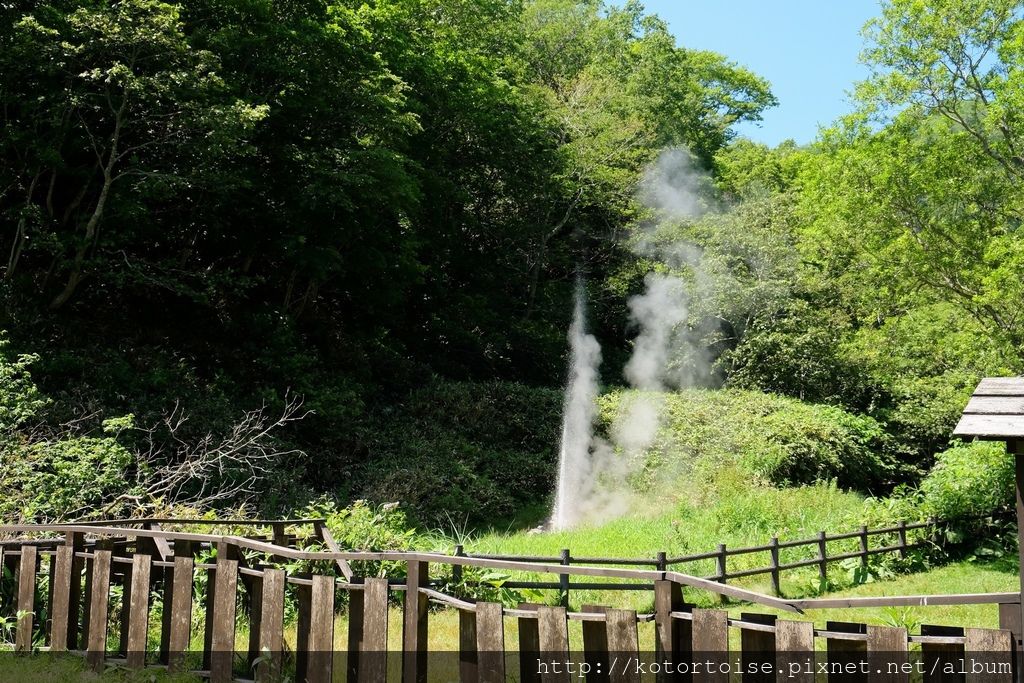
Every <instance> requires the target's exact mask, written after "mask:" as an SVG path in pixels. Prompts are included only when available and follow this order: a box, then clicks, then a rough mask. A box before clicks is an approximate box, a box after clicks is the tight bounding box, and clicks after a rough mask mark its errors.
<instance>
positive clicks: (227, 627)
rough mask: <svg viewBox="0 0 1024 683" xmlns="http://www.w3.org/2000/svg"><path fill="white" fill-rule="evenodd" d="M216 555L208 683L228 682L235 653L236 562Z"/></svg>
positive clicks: (229, 682)
mask: <svg viewBox="0 0 1024 683" xmlns="http://www.w3.org/2000/svg"><path fill="white" fill-rule="evenodd" d="M221 558H223V555H220V554H219V553H218V559H217V571H216V574H215V577H214V580H215V581H216V593H215V596H214V600H213V614H212V616H213V630H212V632H211V638H210V683H231V680H232V678H233V676H232V674H231V662H232V659H233V658H234V654H235V600H236V597H237V596H236V591H237V589H238V561H237V560H227V559H221Z"/></svg>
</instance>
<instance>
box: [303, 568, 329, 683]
mask: <svg viewBox="0 0 1024 683" xmlns="http://www.w3.org/2000/svg"><path fill="white" fill-rule="evenodd" d="M311 597H312V610H311V611H310V619H309V665H308V668H307V669H306V680H307V681H309V683H331V672H332V670H333V664H334V577H333V576H324V575H321V574H316V575H314V576H313V587H312V596H311Z"/></svg>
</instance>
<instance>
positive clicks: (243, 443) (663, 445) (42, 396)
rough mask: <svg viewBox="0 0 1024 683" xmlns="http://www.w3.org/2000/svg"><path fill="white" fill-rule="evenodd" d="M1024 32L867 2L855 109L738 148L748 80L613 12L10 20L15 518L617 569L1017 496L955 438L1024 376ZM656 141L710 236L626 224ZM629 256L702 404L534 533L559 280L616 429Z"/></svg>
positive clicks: (188, 12) (688, 401)
mask: <svg viewBox="0 0 1024 683" xmlns="http://www.w3.org/2000/svg"><path fill="white" fill-rule="evenodd" d="M1021 27H1022V24H1021V19H1020V17H1019V12H1018V11H1017V8H1016V5H1015V4H1014V3H1012V2H1009V1H1008V0H979V1H973V0H972V1H971V2H967V0H950V1H949V2H944V3H940V4H934V3H932V4H929V3H920V2H916V1H915V0H886V1H885V2H883V3H882V5H881V7H880V14H879V16H878V17H877V18H876V19H875V20H873V21H872V22H870V23H869V25H868V26H867V27H866V29H865V33H864V35H865V50H864V55H863V59H864V61H865V63H866V64H867V66H869V67H870V68H871V72H872V73H873V74H874V75H872V76H871V77H870V78H869V79H867V80H866V81H865V82H863V83H859V84H852V85H854V88H855V94H854V97H853V102H852V108H851V112H850V113H849V115H848V116H845V117H843V118H841V119H840V120H837V121H835V122H833V123H832V124H831V125H830V126H828V127H827V128H825V129H823V130H822V131H821V132H820V134H819V135H818V137H817V138H816V139H815V140H814V142H812V143H810V144H808V145H804V146H798V145H796V144H794V143H792V142H785V143H782V144H780V145H778V146H776V147H774V148H770V147H767V146H765V145H761V144H758V143H755V142H752V141H750V140H747V139H744V138H742V137H740V136H738V134H737V125H738V124H740V123H744V122H756V121H758V120H759V119H760V118H761V116H762V114H763V113H764V112H765V111H766V110H768V109H769V108H771V107H772V106H774V105H775V104H776V98H775V96H774V95H773V94H772V91H771V84H770V83H769V82H767V81H766V80H765V79H764V78H762V77H761V76H759V75H757V73H756V68H753V70H752V69H750V68H746V67H744V66H741V65H739V64H737V63H735V62H733V61H731V60H730V59H729V57H728V55H720V54H717V53H713V52H709V51H705V50H697V49H693V48H691V47H688V46H686V45H680V44H678V42H677V40H676V39H675V37H674V36H673V35H672V33H671V32H670V31H669V29H668V27H667V25H666V24H665V22H664V21H662V20H661V19H659V18H658V17H657V16H655V15H653V14H651V13H649V12H647V11H645V10H644V8H643V7H642V6H641V4H640V3H638V2H634V1H630V2H626V3H615V4H613V3H605V2H602V1H601V0H582V1H577V0H525V1H523V2H513V1H511V0H459V1H458V2H450V1H449V0H373V1H372V2H362V1H359V2H354V1H349V0H324V1H319V0H316V1H314V0H300V1H299V2H293V3H284V4H282V3H273V2H263V1H262V0H181V1H180V2H179V1H174V2H157V1H154V0H119V1H117V2H112V1H110V0H96V1H91V0H90V1H89V2H85V1H84V0H14V1H13V2H9V3H7V4H5V5H4V6H3V7H2V8H0V253H2V254H3V255H4V256H3V258H2V259H0V273H2V274H0V330H4V332H3V333H2V335H0V340H2V343H0V465H2V466H0V488H2V490H4V491H5V492H6V493H5V495H4V497H3V500H2V501H0V519H2V520H3V521H5V522H33V521H34V522H44V521H60V520H69V519H82V518H101V517H123V516H130V515H156V514H161V513H164V512H168V511H171V510H178V511H185V512H187V513H188V514H195V515H204V516H217V515H222V514H228V513H229V512H231V513H233V514H250V515H253V516H262V517H271V516H291V515H293V514H297V513H298V512H300V511H304V510H313V511H316V510H320V511H326V513H327V514H331V515H342V516H345V515H348V513H347V512H345V511H351V510H352V509H354V508H353V506H354V505H355V501H362V500H365V501H368V503H366V506H368V509H377V508H376V507H374V506H378V505H382V504H386V503H396V502H397V503H400V509H401V510H402V511H403V514H405V515H406V517H405V519H404V521H403V522H402V523H401V524H397V525H396V529H400V531H396V534H397V535H398V536H401V537H403V538H404V537H405V535H407V536H408V537H410V538H411V537H416V538H428V539H429V538H431V537H436V535H437V534H438V533H441V534H443V535H444V538H445V541H446V542H447V541H450V540H452V539H451V537H452V536H462V535H465V536H467V537H472V538H474V539H476V540H475V541H474V542H478V543H479V544H480V546H481V547H488V548H500V547H507V548H520V549H523V550H527V549H533V548H537V549H540V548H545V549H546V548H552V547H555V546H560V545H561V544H563V543H566V544H568V543H570V541H571V542H572V544H573V545H580V546H581V547H582V548H586V549H588V552H590V549H593V552H598V551H601V552H605V553H613V552H616V553H617V552H622V553H624V554H637V553H641V552H650V551H655V550H674V549H680V550H685V549H693V550H698V549H700V550H703V549H707V548H709V547H713V546H714V545H715V544H717V543H719V542H725V543H744V542H753V541H755V540H756V541H763V540H764V538H765V537H766V536H770V535H771V534H780V535H787V534H793V535H800V534H801V533H804V532H806V531H810V530H812V529H813V530H815V531H816V530H818V528H826V529H836V528H839V527H844V528H845V527H848V526H849V525H853V524H856V523H859V522H864V521H870V522H876V521H877V522H882V521H885V520H894V519H899V518H905V519H911V520H912V519H921V518H924V517H927V516H930V515H941V516H945V517H965V516H977V515H986V514H989V513H992V512H998V511H1000V510H1003V509H1005V508H1006V507H1007V506H1008V505H1009V504H1011V503H1012V500H1011V497H1010V487H1009V483H1008V482H1009V481H1010V479H1009V477H1010V474H1009V469H1008V460H1007V457H1006V455H1005V453H1003V452H1001V451H999V450H998V449H996V448H994V447H990V446H982V445H976V444H960V443H952V442H951V441H950V433H951V430H952V427H953V425H954V424H955V420H956V418H957V415H958V414H959V412H960V410H961V409H962V407H963V405H964V403H965V402H966V399H967V397H968V396H969V394H970V392H971V390H972V388H973V387H974V386H975V384H976V382H977V380H978V379H979V378H980V377H982V376H990V375H1007V374H1019V373H1021V372H1024V315H1022V312H1024V285H1022V283H1024V278H1022V277H1021V273H1022V272H1024V241H1022V237H1021V235H1022V233H1021V230H1020V225H1021V223H1022V217H1024V213H1022V211H1024V205H1022V201H1021V199H1022V197H1024V194H1022V193H1021V182H1022V179H1024V156H1022V155H1021V154H1020V153H1019V150H1020V149H1022V148H1024V122H1022V120H1021V118H1020V117H1019V116H1017V115H1016V114H1015V112H1018V111H1020V110H1021V109H1022V106H1024V102H1022V101H1021V99H1022V97H1024V95H1022V93H1024V87H1021V86H1022V83H1024V81H1022V79H1024V72H1022V71H1021V70H1020V69H1019V68H1017V65H1018V64H1019V63H1020V61H1021V58H1022V54H1021V51H1022V50H1024V47H1022V45H1024V43H1022V42H1021V41H1020V40H1019V36H1020V31H1021ZM978 55H987V56H986V57H985V58H984V59H981V60H980V61H979V59H978ZM666 151H668V152H670V153H671V154H672V155H674V157H673V158H679V159H685V160H686V164H687V165H688V173H691V175H692V178H691V181H692V184H693V185H694V186H695V187H699V190H700V196H699V198H698V200H699V203H700V204H701V205H702V206H703V207H704V208H706V209H709V210H708V211H706V212H704V213H701V214H700V215H692V216H690V217H679V216H676V217H669V218H666V217H665V216H663V215H659V214H656V212H655V211H653V210H652V208H651V207H650V206H646V205H645V204H644V202H643V201H641V196H642V195H643V192H642V189H643V178H644V177H645V173H646V172H647V171H648V169H650V168H651V167H652V164H656V163H657V161H658V160H659V159H660V158H663V156H662V155H663V154H664V153H665V152H666ZM695 201H697V200H695ZM684 256H685V257H684ZM652 272H656V273H661V274H663V275H672V276H675V277H678V278H679V279H680V280H681V281H683V282H685V283H686V286H687V288H688V289H687V292H688V294H687V301H686V304H687V308H688V313H689V315H688V318H687V319H686V321H685V322H684V323H681V324H680V325H678V328H679V329H676V330H675V333H676V337H677V338H678V339H679V340H681V342H680V343H679V344H677V345H675V346H674V347H673V348H672V349H670V354H669V356H670V357H669V358H667V359H666V364H667V367H668V369H669V370H670V371H671V372H672V373H675V374H676V375H678V376H686V377H688V378H689V379H688V381H687V382H683V383H682V384H683V386H684V388H683V389H680V390H679V391H669V392H666V393H664V394H660V395H658V396H657V397H656V400H657V401H658V402H659V403H660V404H661V405H662V407H663V409H664V410H663V414H662V423H661V430H660V432H659V434H658V436H657V439H656V442H655V444H654V445H653V446H652V447H651V448H649V449H647V450H645V451H644V452H642V453H625V452H621V453H619V456H618V457H620V458H621V460H622V461H624V462H627V463H628V468H627V469H628V473H629V474H628V476H626V477H625V483H626V486H625V487H624V491H625V495H627V496H630V497H633V498H634V501H635V502H636V504H635V506H634V507H635V511H634V514H633V516H632V517H627V518H624V519H622V520H620V521H616V522H613V523H611V524H610V525H609V526H607V527H604V528H601V529H595V528H587V529H580V530H578V531H574V532H572V533H570V534H566V535H563V536H559V535H551V536H543V537H541V536H525V535H520V534H519V532H521V531H524V530H526V529H529V528H532V527H535V526H536V525H538V524H540V523H541V522H543V521H544V519H545V517H546V515H547V514H548V511H549V509H550V505H551V499H552V492H553V487H554V483H555V471H556V461H557V448H558V440H559V424H560V415H561V411H562V393H561V391H562V386H563V384H564V382H565V379H566V375H567V371H566V354H567V349H566V329H567V328H568V324H569V318H570V315H571V307H572V301H571V299H572V290H573V287H574V283H575V282H576V278H577V274H579V275H581V276H583V277H585V282H586V294H587V302H588V314H589V316H588V317H589V320H590V329H591V331H592V332H593V333H594V335H595V336H596V338H597V340H598V341H599V342H600V344H601V348H602V357H603V363H602V365H601V368H600V372H601V382H602V393H601V396H600V398H599V408H600V420H599V424H598V425H597V428H598V432H599V434H602V435H606V436H607V435H608V434H609V433H610V430H612V429H613V425H614V423H615V419H616V416H617V415H618V414H619V412H620V410H619V409H620V408H621V407H622V405H624V403H626V402H629V401H631V400H635V399H636V396H637V394H635V393H632V392H631V391H630V390H627V389H625V388H624V387H625V386H626V382H625V381H624V379H623V367H624V365H625V363H626V361H627V359H628V358H629V357H630V354H631V353H632V351H633V349H634V342H635V338H636V335H637V329H636V327H635V325H632V324H631V323H630V315H629V306H628V303H627V302H628V301H629V299H630V297H631V296H634V295H636V294H638V293H640V292H642V291H644V287H645V285H644V278H645V276H647V275H648V274H649V273H652ZM360 505H362V504H360ZM350 516H351V515H349V517H350ZM349 517H346V519H348V518H349ZM971 523H977V522H971ZM338 524H339V534H341V535H343V536H345V535H346V533H347V532H346V531H345V524H344V523H342V522H340V521H339V523H338ZM965 524H968V523H967V522H965ZM506 532H510V534H511V535H509V536H506V535H505V533H506ZM992 535H994V536H998V534H996V533H995V532H992ZM977 537H978V533H977V528H975V529H974V532H972V533H965V534H963V535H962V537H961V540H964V539H966V540H973V539H976V538H977ZM352 538H356V537H355V536H353V537H352ZM371 540H373V539H372V538H363V539H362V540H359V541H358V543H367V542H370V541H371ZM435 540H436V539H435ZM986 542H987V539H986ZM353 544H357V541H356V540H353ZM627 550H629V552H628V553H626V551H627ZM963 550H964V552H971V551H972V549H971V548H966V549H963ZM545 552H547V550H545Z"/></svg>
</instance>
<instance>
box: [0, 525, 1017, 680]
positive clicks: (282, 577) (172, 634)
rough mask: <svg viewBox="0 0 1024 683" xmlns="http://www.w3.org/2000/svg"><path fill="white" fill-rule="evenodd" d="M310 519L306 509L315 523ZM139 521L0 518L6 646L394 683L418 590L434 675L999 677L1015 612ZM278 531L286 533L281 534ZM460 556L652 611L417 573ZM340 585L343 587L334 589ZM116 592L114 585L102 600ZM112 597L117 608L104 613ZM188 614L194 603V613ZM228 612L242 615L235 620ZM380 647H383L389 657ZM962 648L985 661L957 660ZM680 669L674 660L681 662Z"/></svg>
mask: <svg viewBox="0 0 1024 683" xmlns="http://www.w3.org/2000/svg"><path fill="white" fill-rule="evenodd" d="M318 521H319V520H304V521H302V523H307V522H308V523H311V524H314V526H315V523H316V522H318ZM140 526H143V527H147V528H125V527H123V526H101V525H95V526H86V525H53V526H35V527H32V526H17V527H0V534H2V535H17V536H18V538H16V539H13V540H10V541H7V542H5V544H4V546H3V557H2V559H0V562H2V563H3V564H5V565H7V566H8V567H9V568H10V569H12V570H13V572H14V575H15V590H14V592H13V597H12V604H10V605H0V610H8V611H13V612H14V614H15V615H16V616H17V625H16V628H15V637H14V648H15V650H17V651H19V652H29V651H32V650H49V651H51V652H63V651H70V652H78V653H81V654H83V655H84V656H85V658H86V660H87V662H88V664H89V666H90V667H91V668H93V669H94V670H97V671H98V670H102V669H103V668H104V667H105V666H107V665H109V664H111V663H115V662H116V663H118V664H120V665H123V666H125V667H127V668H130V669H141V668H144V667H150V666H163V667H166V668H167V669H168V670H170V671H193V672H197V673H199V674H200V675H203V676H207V677H209V679H210V680H211V681H213V682H214V683H226V682H227V681H236V680H250V679H255V680H257V681H276V680H280V679H281V677H282V675H286V676H287V677H288V678H292V677H294V680H298V681H312V682H327V681H332V680H342V679H344V680H348V681H383V680H384V679H385V678H386V676H387V675H388V671H389V670H390V671H393V670H394V669H395V668H396V667H397V668H400V671H401V678H402V680H403V681H404V682H407V683H413V682H418V681H426V680H428V673H429V666H430V665H429V662H431V661H434V660H431V659H430V658H428V654H429V648H428V635H429V624H430V621H431V615H432V614H436V613H437V612H436V611H431V610H429V609H428V605H429V603H430V602H434V603H438V604H440V605H442V606H444V607H445V608H447V609H452V610H458V612H459V623H460V637H459V645H458V650H459V652H458V667H457V671H456V672H455V674H444V676H443V677H442V678H437V677H433V679H437V680H451V679H453V678H455V677H457V678H458V679H460V680H462V681H467V682H468V681H504V680H507V679H518V680H521V681H544V682H545V683H547V682H548V681H562V682H564V683H568V681H570V680H573V679H574V678H576V677H578V676H579V674H581V673H587V679H588V680H602V681H603V680H609V681H639V680H640V679H641V675H642V673H647V674H655V675H656V677H657V679H658V680H659V681H668V680H682V679H683V678H685V679H687V680H691V679H692V678H693V677H694V676H695V677H696V680H702V681H703V680H707V681H721V682H722V683H725V682H726V681H728V680H729V671H735V670H736V667H740V668H741V669H742V679H743V680H744V681H767V680H776V679H777V680H780V681H781V680H790V681H804V682H806V683H811V682H812V681H813V680H814V678H815V674H816V673H817V672H819V671H821V668H820V667H821V666H822V665H824V666H825V667H826V669H825V670H826V671H832V672H833V674H835V672H836V668H838V669H839V670H840V671H839V672H840V673H842V677H841V678H840V677H836V678H833V677H832V676H830V680H842V681H856V680H869V679H870V680H876V678H877V679H878V680H886V681H910V680H911V676H912V674H913V675H914V677H915V678H914V680H925V681H947V680H964V681H981V680H984V681H993V682H994V681H1006V682H1007V683H1008V682H1009V681H1013V680H1014V675H1015V674H1014V667H1013V666H1012V664H1013V661H1014V649H1015V646H1016V644H1017V642H1018V639H1019V634H1020V625H1019V623H1016V624H1014V623H1012V619H1013V615H1014V614H1019V603H1020V595H1019V594H986V595H966V596H965V595H960V596H942V597H941V598H936V596H903V597H901V598H869V599H860V600H858V599H844V600H843V601H842V603H843V604H842V605H835V604H831V603H834V602H835V600H832V601H830V600H819V601H815V600H804V601H787V600H784V599H780V598H778V597H775V596H770V595H762V594H759V593H756V592H753V591H749V590H746V589H743V588H740V587H737V586H731V585H728V584H724V583H720V582H718V581H715V580H710V579H707V578H704V577H696V576H691V575H688V574H683V573H679V572H676V571H672V570H670V569H668V568H667V567H666V568H664V569H653V570H648V569H635V568H632V569H627V568H618V567H608V566H578V565H568V564H561V563H546V562H539V561H535V560H523V559H521V558H520V559H517V560H514V561H513V560H501V559H494V558H480V557H465V556H455V557H453V556H450V555H445V554H435V553H396V552H341V551H330V550H329V551H326V552H324V551H312V550H304V549H300V548H294V547H291V546H290V545H287V544H280V545H279V544H275V543H273V542H267V541H265V540H260V539H254V538H246V537H243V536H214V535H206V534H189V533H176V532H171V531H165V530H163V529H154V528H153V526H154V524H153V523H146V524H142V525H140ZM319 533H320V535H321V540H323V535H322V532H319ZM56 534H59V536H58V537H54V536H55V535H56ZM41 536H43V537H41ZM328 537H329V536H328ZM278 540H282V541H284V539H283V533H282V534H279V539H278ZM204 558H213V559H210V560H209V561H207V560H205V559H204ZM370 562H372V563H382V562H386V563H400V564H401V566H402V568H403V572H402V573H404V579H403V581H402V583H401V584H399V585H394V584H393V583H391V582H389V580H388V579H387V578H385V577H372V576H366V577H360V576H358V575H357V574H356V573H353V572H352V565H351V564H350V563H359V564H357V565H356V566H357V567H362V566H368V565H364V564H362V563H370ZM297 563H311V564H307V566H309V567H315V568H317V571H311V572H301V571H295V570H292V571H286V570H285V568H282V567H285V566H287V565H291V566H295V565H296V564H297ZM391 566H395V565H391ZM456 567H458V568H463V569H465V568H468V567H476V568H481V569H499V570H503V571H509V572H526V573H531V574H549V575H552V576H555V577H558V578H559V579H560V580H561V579H562V578H563V577H566V578H567V577H575V578H585V579H587V580H588V581H594V580H596V579H604V580H620V581H621V580H630V581H636V582H640V583H642V584H644V585H647V586H650V587H651V588H650V589H651V590H652V593H653V594H652V598H653V604H654V610H653V611H652V612H650V613H640V614H638V613H637V612H635V611H632V610H623V609H611V608H605V607H601V606H598V605H589V606H583V607H582V608H581V609H580V610H579V611H569V610H567V609H566V608H565V607H563V606H554V605H530V604H521V605H516V606H514V607H510V606H505V605H501V604H498V603H494V602H484V601H474V600H470V599H465V598H459V597H455V596H452V595H449V594H446V593H444V592H442V591H441V590H438V588H439V585H438V584H435V583H432V582H431V575H432V571H434V572H437V570H439V569H442V568H443V569H444V573H445V574H451V573H453V569H454V568H456ZM557 583H558V584H559V585H560V584H561V581H559V582H557ZM602 585H604V586H608V585H609V584H602ZM684 590H686V591H691V590H701V591H710V592H712V593H717V594H719V595H723V596H726V597H728V598H732V599H734V600H739V601H746V602H749V603H752V604H754V605H759V606H761V607H762V608H764V607H768V608H772V609H774V610H777V611H783V612H789V613H794V614H799V613H801V612H802V611H804V610H808V609H815V608H819V607H825V606H828V607H835V606H863V605H867V604H937V602H936V601H937V600H946V601H948V602H954V603H990V604H999V605H1000V612H1001V614H1003V613H1005V622H1004V624H1003V625H1005V626H1007V628H1008V629H1013V630H1015V631H1016V633H1011V630H985V629H972V628H958V627H956V626H943V627H939V626H926V627H922V629H921V632H920V633H917V634H908V633H907V631H906V630H904V629H901V628H894V627H883V626H865V625H863V624H851V623H845V622H829V623H827V624H826V625H825V627H824V628H822V629H815V628H814V626H813V624H812V623H811V622H807V621H796V620H789V619H777V617H776V616H775V615H774V614H760V613H754V612H750V613H743V614H742V615H741V617H740V618H739V619H735V618H730V617H729V615H728V613H727V612H726V611H724V610H718V609H700V608H696V607H693V606H691V605H688V604H687V603H686V602H685V600H684ZM346 595H347V600H339V599H338V598H339V596H341V597H344V596H346ZM112 596H117V597H118V598H119V600H118V601H117V602H116V603H115V602H113V601H112V600H111V598H112ZM865 600H866V601H867V602H866V601H865ZM342 602H345V603H347V607H346V609H347V614H348V623H349V628H348V638H347V643H345V644H344V645H343V646H340V645H338V644H337V642H336V638H335V632H334V629H335V620H336V615H337V614H338V612H339V611H340V608H341V603H342ZM115 604H116V605H117V610H118V612H119V613H118V614H117V615H116V618H114V619H112V617H113V616H115V615H112V614H111V611H112V608H113V606H114V605H115ZM289 604H292V605H295V609H296V614H295V617H294V621H293V622H291V624H294V630H295V637H294V642H289V643H286V638H285V633H286V630H290V628H292V626H291V624H290V623H286V622H289V620H288V619H287V618H286V605H289ZM389 604H390V605H392V606H395V605H396V604H397V606H398V608H399V609H400V610H401V612H402V620H403V627H402V632H401V634H400V635H399V634H391V633H389V628H388V610H389ZM158 606H159V608H158ZM1004 607H1005V608H1006V609H1003V608H1004ZM198 615H202V618H201V619H195V618H194V617H196V616H198ZM242 615H245V617H246V618H245V619H239V617H240V616H242ZM157 620H158V621H157ZM510 620H516V621H517V626H518V643H510V642H508V639H507V638H506V637H505V626H506V624H507V623H510ZM151 621H152V622H154V623H152V624H151V623H150V622H151ZM240 621H241V622H243V623H245V622H247V623H248V638H247V640H246V642H244V643H239V642H238V641H239V636H240V635H241V634H240V632H239V626H238V624H239V623H240ZM1017 621H1018V622H1019V618H1018V620H1017ZM112 622H113V623H114V624H116V628H112V626H111V624H112ZM575 622H580V629H581V630H582V642H583V651H582V652H570V648H569V642H570V640H569V628H570V624H574V623H575ZM644 622H653V629H651V632H650V633H648V631H647V630H646V629H644V633H645V634H647V635H648V637H647V638H645V639H641V638H640V634H641V630H640V629H639V628H638V624H641V623H644ZM200 625H201V628H198V627H199V626H200ZM573 628H575V627H573ZM730 631H732V632H733V638H731V639H730ZM736 632H738V638H737V637H736ZM816 641H817V643H816ZM730 642H732V647H730ZM737 644H738V647H737ZM911 645H914V647H913V651H914V653H915V656H917V655H918V654H919V655H920V657H921V659H920V664H919V665H918V664H917V663H915V662H912V661H911V659H910V656H911V655H910V653H911ZM516 646H517V647H516ZM453 648H454V646H453ZM730 649H732V651H730ZM816 649H817V650H818V652H817V653H816V652H815V651H816ZM389 652H391V653H394V654H395V655H396V656H395V657H389V656H386V653H389ZM936 663H940V664H950V665H951V666H956V667H958V668H957V669H956V672H955V673H954V674H950V673H949V671H948V667H945V666H943V667H940V668H939V669H936V668H935V665H936ZM972 665H975V666H980V667H981V670H980V671H978V670H971V669H970V666H972ZM851 666H852V667H853V668H852V669H851V668H849V667H851ZM584 667H587V668H589V671H586V672H585V671H584ZM694 667H698V668H697V670H694ZM830 667H831V668H830ZM844 667H845V668H844ZM727 668H728V670H726V669H727ZM682 669H686V671H685V672H684V673H686V674H687V675H685V676H682V677H680V676H679V675H678V673H679V672H680V671H681V670H682ZM866 672H867V673H866ZM876 672H882V673H881V674H879V675H878V676H876ZM961 672H965V673H961Z"/></svg>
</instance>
